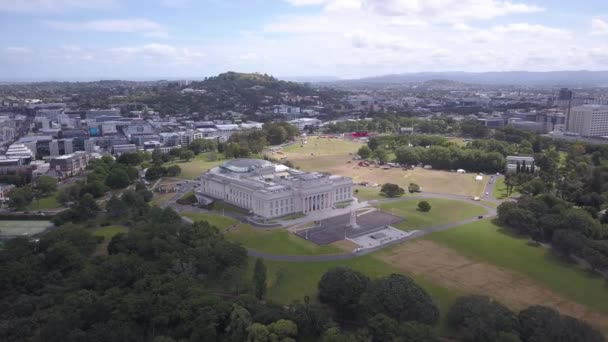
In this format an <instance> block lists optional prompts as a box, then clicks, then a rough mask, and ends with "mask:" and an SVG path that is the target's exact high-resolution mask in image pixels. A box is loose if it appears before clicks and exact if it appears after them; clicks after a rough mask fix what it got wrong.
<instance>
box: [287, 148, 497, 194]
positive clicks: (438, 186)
mask: <svg viewBox="0 0 608 342" xmlns="http://www.w3.org/2000/svg"><path fill="white" fill-rule="evenodd" d="M329 140H330V141H329ZM315 142H316V143H317V148H318V150H315V147H314V146H315V145H314V144H315ZM361 145H362V144H361V143H358V142H351V141H348V140H343V139H319V141H317V140H316V137H313V138H311V139H310V140H309V142H308V144H306V145H304V147H300V145H294V146H290V147H288V148H286V149H285V150H284V153H285V156H287V157H288V160H290V161H292V162H293V163H294V164H295V165H296V166H299V167H300V168H301V169H302V170H304V171H322V172H329V173H331V174H335V175H342V176H347V177H351V178H353V180H354V181H355V183H359V182H369V183H370V184H384V183H395V184H399V185H400V186H401V187H403V188H404V189H407V187H408V185H409V184H410V183H416V184H418V185H420V187H421V188H422V190H423V191H426V192H436V193H446V194H456V195H465V196H481V195H482V194H483V191H484V189H485V187H486V185H487V182H488V180H487V177H486V178H485V179H484V180H483V181H481V182H477V181H475V174H456V173H454V172H447V171H438V170H425V169H422V168H416V169H413V170H401V169H400V168H391V169H388V170H385V169H382V168H376V167H373V166H372V167H360V166H358V165H357V161H356V160H352V158H353V156H352V155H349V153H353V155H354V154H355V153H356V151H357V150H358V149H359V147H360V146H361ZM311 153H314V156H313V155H311ZM366 195H370V196H373V195H372V194H370V193H367V194H365V193H364V194H361V196H362V197H364V196H366ZM371 199H373V198H371Z"/></svg>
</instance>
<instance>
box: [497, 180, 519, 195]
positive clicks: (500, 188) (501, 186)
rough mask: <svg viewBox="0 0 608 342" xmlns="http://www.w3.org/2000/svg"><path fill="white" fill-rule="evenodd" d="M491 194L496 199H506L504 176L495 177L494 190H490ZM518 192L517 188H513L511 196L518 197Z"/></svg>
mask: <svg viewBox="0 0 608 342" xmlns="http://www.w3.org/2000/svg"><path fill="white" fill-rule="evenodd" d="M492 196H494V198H496V199H506V198H507V197H508V196H507V186H506V185H505V178H504V177H500V178H497V179H496V184H495V185H494V190H492ZM518 196H519V192H517V190H513V193H511V198H513V197H518Z"/></svg>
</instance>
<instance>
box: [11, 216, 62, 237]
mask: <svg viewBox="0 0 608 342" xmlns="http://www.w3.org/2000/svg"><path fill="white" fill-rule="evenodd" d="M52 225H53V224H52V223H51V222H49V221H38V220H31V221H26V220H12V221H0V235H2V236H21V235H30V236H31V235H34V234H38V233H41V232H43V231H44V230H45V229H47V228H48V227H50V226H52Z"/></svg>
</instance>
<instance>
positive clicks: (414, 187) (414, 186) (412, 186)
mask: <svg viewBox="0 0 608 342" xmlns="http://www.w3.org/2000/svg"><path fill="white" fill-rule="evenodd" d="M407 191H409V193H410V194H413V193H415V192H420V185H418V184H416V183H410V185H408V187H407Z"/></svg>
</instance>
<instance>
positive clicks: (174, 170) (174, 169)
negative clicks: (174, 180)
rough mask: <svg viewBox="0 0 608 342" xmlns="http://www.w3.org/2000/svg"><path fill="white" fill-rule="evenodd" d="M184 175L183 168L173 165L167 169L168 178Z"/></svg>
mask: <svg viewBox="0 0 608 342" xmlns="http://www.w3.org/2000/svg"><path fill="white" fill-rule="evenodd" d="M181 173H182V168H181V167H179V165H171V166H169V167H168V168H167V171H166V176H167V177H176V176H179V175H180V174H181Z"/></svg>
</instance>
